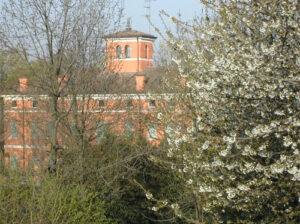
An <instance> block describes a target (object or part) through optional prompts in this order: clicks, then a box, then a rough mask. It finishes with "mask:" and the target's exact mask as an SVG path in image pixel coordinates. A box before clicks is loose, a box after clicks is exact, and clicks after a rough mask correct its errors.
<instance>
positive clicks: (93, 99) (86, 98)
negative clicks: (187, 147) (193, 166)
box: [0, 28, 167, 167]
mask: <svg viewBox="0 0 300 224" xmlns="http://www.w3.org/2000/svg"><path fill="white" fill-rule="evenodd" d="M155 39H156V37H154V36H152V35H150V34H146V33H142V32H139V31H135V30H132V29H130V28H127V29H126V30H125V31H122V32H118V33H114V34H111V35H108V36H106V37H105V40H106V71H105V78H104V77H100V78H99V80H100V81H99V83H100V84H101V85H100V84H99V85H96V86H97V87H96V88H94V89H93V91H88V92H81V93H78V92H77V93H76V95H68V93H67V94H65V95H64V96H63V97H61V99H60V100H59V105H58V107H59V108H60V110H61V111H62V118H61V124H60V125H59V131H58V135H59V136H58V139H59V143H60V144H61V145H62V146H63V145H68V141H70V142H72V139H71V138H68V136H72V135H71V134H72V132H73V128H74V126H76V125H78V124H77V123H80V122H78V120H77V119H79V120H80V119H81V121H83V120H84V126H85V136H86V137H85V138H86V141H88V142H90V143H91V144H96V143H99V142H100V141H101V138H103V133H104V132H105V130H109V131H112V132H115V133H118V134H126V133H128V132H141V133H142V134H143V135H144V136H145V137H146V138H147V139H148V140H149V141H150V142H152V143H153V144H158V143H159V140H160V139H161V138H162V137H163V131H162V128H161V127H159V125H157V122H156V120H158V119H157V116H158V114H159V113H160V112H159V110H160V109H159V108H162V107H163V104H164V102H163V101H162V100H159V97H160V96H166V95H167V94H166V93H164V94H162V93H159V92H160V91H161V90H162V86H161V74H162V72H163V71H162V68H153V67H152V64H153V43H154V41H155ZM96 80H97V79H96ZM58 82H59V85H60V86H62V87H63V86H64V82H66V80H58ZM18 85H19V86H18V91H17V92H15V93H5V94H2V95H0V137H1V138H0V148H2V151H4V156H5V160H6V163H10V164H11V165H12V166H13V167H27V166H29V164H30V163H31V162H32V163H37V162H40V161H43V160H46V158H47V153H48V152H49V138H50V137H49V135H50V133H51V128H52V124H51V122H50V120H51V115H50V112H49V110H48V108H49V96H48V95H47V94H44V93H43V92H39V93H37V92H34V91H31V90H32V88H33V87H32V86H31V84H30V80H28V79H27V78H20V79H19V84H18ZM154 87H155V88H157V93H156V94H149V91H150V90H154ZM68 88H69V89H71V88H72V87H69V86H68ZM0 94H1V93H0ZM74 99H76V100H75V101H76V102H75V101H72V100H74ZM74 102H75V103H74ZM74 104H75V105H76V106H75V107H76V112H75V113H74V110H73V109H74ZM72 108H73V109H72ZM78 116H81V117H80V118H77V117H78ZM81 123H82V122H81ZM73 134H74V133H73ZM73 136H74V135H73Z"/></svg>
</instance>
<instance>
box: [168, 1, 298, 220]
mask: <svg viewBox="0 0 300 224" xmlns="http://www.w3.org/2000/svg"><path fill="white" fill-rule="evenodd" d="M201 2H202V3H203V4H204V5H205V6H206V7H208V8H209V9H210V10H213V11H214V12H215V13H216V16H215V18H214V19H213V20H211V21H209V22H205V23H203V22H195V23H194V24H186V23H183V22H181V21H178V20H176V19H175V18H173V17H170V19H171V20H172V21H173V22H175V23H176V24H177V25H181V26H182V28H183V29H185V30H186V32H185V33H186V34H185V36H181V37H180V38H176V37H175V36H173V35H172V34H169V38H170V42H169V43H170V47H171V49H174V52H175V55H177V56H176V57H174V61H175V62H176V64H177V65H178V69H179V71H180V74H181V76H182V77H183V78H185V80H186V89H187V91H186V92H187V94H186V95H185V101H187V102H188V104H189V107H188V108H189V112H185V113H188V114H189V115H190V116H188V117H189V120H185V121H184V122H183V124H182V125H178V120H180V119H177V118H176V116H175V115H173V120H175V121H176V122H177V125H176V126H172V128H167V136H168V142H169V145H170V148H169V156H170V157H171V158H173V159H174V158H175V159H176V161H177V162H176V163H174V164H173V167H174V169H177V170H178V171H179V172H181V173H182V174H183V175H182V176H183V178H184V180H185V185H186V189H187V190H189V191H190V192H192V194H193V195H194V196H195V198H196V199H197V201H198V203H197V204H196V206H193V208H194V209H195V211H196V212H193V213H189V214H187V213H184V212H183V211H182V210H181V209H180V202H179V203H173V204H171V205H170V207H172V208H173V209H174V210H175V212H176V213H177V215H178V216H181V217H184V218H186V219H187V220H189V221H190V222H194V223H200V222H205V221H206V222H209V223H212V222H217V223H218V222H227V221H229V220H231V221H233V222H238V223H251V222H255V223H257V222H264V223H265V222H267V223H270V222H272V223H287V222H292V223H295V222H299V221H300V218H299V217H300V155H299V150H300V135H299V134H300V104H299V103H300V92H299V90H300V76H299V65H300V60H299V3H297V1H296V0H265V1H257V0H201ZM166 15H167V14H166ZM167 16H168V15H167ZM175 114H177V115H180V114H179V113H175ZM181 115H182V114H181ZM185 117H187V116H186V114H185ZM186 124H188V125H186ZM173 161H174V160H173ZM168 203H169V204H170V203H171V202H168ZM164 204H167V203H166V202H164Z"/></svg>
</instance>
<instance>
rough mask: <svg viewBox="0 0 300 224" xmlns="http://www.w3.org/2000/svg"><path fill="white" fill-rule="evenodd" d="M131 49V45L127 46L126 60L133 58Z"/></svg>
mask: <svg viewBox="0 0 300 224" xmlns="http://www.w3.org/2000/svg"><path fill="white" fill-rule="evenodd" d="M130 51H131V49H130V46H129V45H126V46H125V56H126V58H130V57H131V52H130Z"/></svg>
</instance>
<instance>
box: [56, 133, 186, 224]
mask: <svg viewBox="0 0 300 224" xmlns="http://www.w3.org/2000/svg"><path fill="white" fill-rule="evenodd" d="M153 155H156V157H158V156H163V152H162V151H161V149H160V148H156V147H153V146H151V145H150V144H149V143H148V142H147V140H146V139H145V138H144V137H142V136H135V135H129V136H123V137H121V136H116V135H113V134H109V133H108V134H106V136H105V137H104V138H103V140H102V142H101V144H99V145H97V146H94V147H91V148H89V149H88V150H87V151H86V152H85V153H84V158H83V161H84V162H83V164H84V166H83V167H81V168H80V167H79V166H78V164H80V162H79V161H78V160H77V159H78V157H76V154H74V153H72V152H70V153H66V154H64V155H63V161H64V163H63V164H62V166H61V170H60V172H61V173H62V175H63V176H64V180H65V181H70V182H82V183H83V184H84V185H86V186H89V188H91V189H92V190H93V191H94V192H97V193H98V194H99V195H100V196H101V198H102V199H103V200H104V201H105V205H106V208H107V210H106V211H107V212H106V215H107V216H108V217H111V218H112V219H113V220H116V221H117V222H118V223H120V224H123V223H124V224H125V223H131V224H134V223H137V224H139V223H145V224H147V223H157V220H164V221H165V222H166V223H182V222H179V221H178V220H177V218H176V217H175V218H174V215H173V213H172V212H171V211H170V210H168V209H162V210H161V211H158V212H155V211H153V210H152V208H153V206H154V203H153V202H152V201H149V200H148V199H147V198H146V197H145V192H144V191H143V190H142V189H141V188H140V187H139V186H137V185H136V184H135V182H138V183H139V184H141V185H142V186H145V187H146V188H147V189H150V190H151V191H153V192H155V194H156V195H159V196H162V197H163V196H166V195H167V196H168V197H169V198H173V197H175V198H176V199H178V197H179V195H180V190H181V187H180V178H179V177H178V176H176V175H175V174H174V173H173V172H172V170H171V169H170V168H169V166H167V165H163V164H158V163H154V162H153V161H152V159H151V158H152V156H153ZM74 165H75V166H74ZM80 175H81V177H82V178H80Z"/></svg>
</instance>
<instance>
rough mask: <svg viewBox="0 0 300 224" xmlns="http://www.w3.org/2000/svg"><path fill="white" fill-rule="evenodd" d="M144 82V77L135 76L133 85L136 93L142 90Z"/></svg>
mask: <svg viewBox="0 0 300 224" xmlns="http://www.w3.org/2000/svg"><path fill="white" fill-rule="evenodd" d="M145 81H146V77H145V76H144V75H137V76H135V85H136V90H137V91H141V90H144V88H145Z"/></svg>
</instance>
